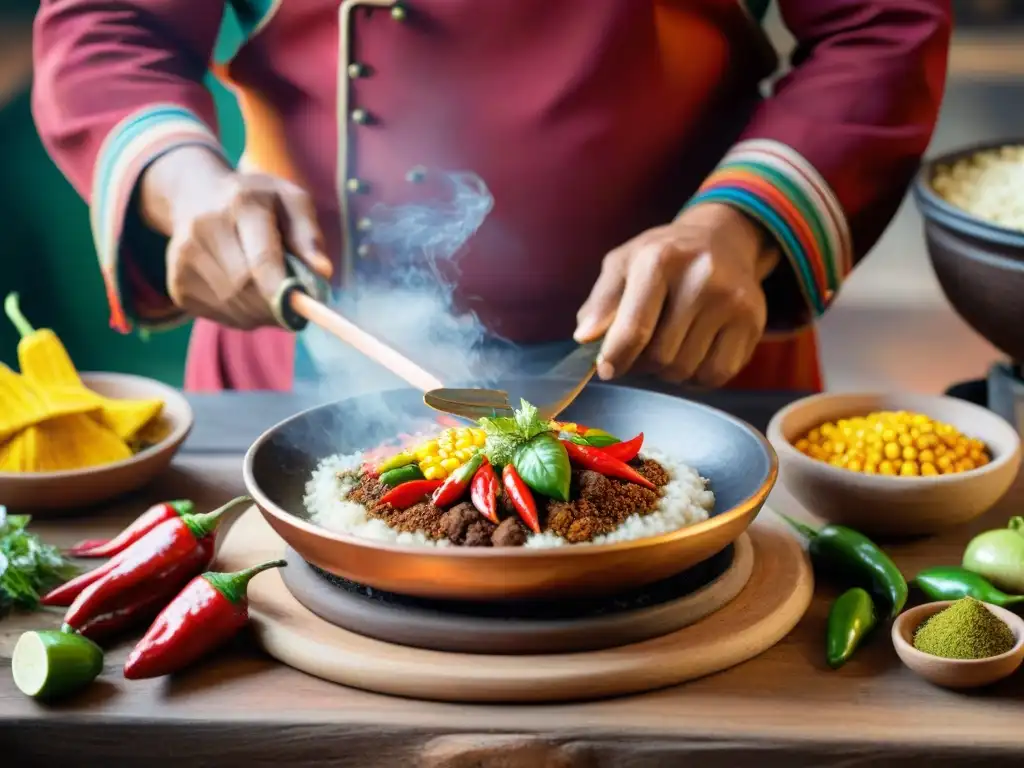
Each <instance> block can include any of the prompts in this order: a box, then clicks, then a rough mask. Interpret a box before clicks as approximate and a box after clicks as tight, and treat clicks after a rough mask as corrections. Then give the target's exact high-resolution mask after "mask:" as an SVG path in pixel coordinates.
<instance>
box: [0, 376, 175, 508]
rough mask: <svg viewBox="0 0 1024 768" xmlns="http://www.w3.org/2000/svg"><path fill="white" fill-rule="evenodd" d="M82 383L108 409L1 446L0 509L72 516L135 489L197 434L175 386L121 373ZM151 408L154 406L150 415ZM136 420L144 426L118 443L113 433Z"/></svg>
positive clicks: (47, 425)
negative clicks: (143, 422) (149, 404)
mask: <svg viewBox="0 0 1024 768" xmlns="http://www.w3.org/2000/svg"><path fill="white" fill-rule="evenodd" d="M81 379H82V383H83V384H84V385H85V387H86V389H87V390H89V391H91V392H93V393H95V394H96V395H99V396H100V397H101V398H103V402H105V403H107V408H106V409H99V408H98V409H94V410H91V411H89V412H87V413H75V414H70V415H66V416H59V417H56V418H51V419H47V420H46V421H44V422H41V423H39V424H37V425H34V426H32V427H29V428H26V429H24V430H21V431H20V432H19V433H18V434H17V435H14V436H13V437H8V438H6V439H5V440H3V441H0V466H2V467H3V468H4V469H3V470H0V504H2V505H5V506H6V507H8V508H9V510H10V511H11V512H15V511H22V510H24V511H28V512H31V513H32V514H35V515H38V514H40V513H49V514H62V515H63V514H75V513H78V512H85V511H87V510H88V509H89V508H90V507H91V506H94V505H96V504H100V503H102V502H105V501H109V500H111V499H114V498H116V497H118V496H122V495H124V494H126V493H130V492H132V491H135V490H138V489H139V488H141V487H142V486H144V485H146V484H147V483H148V482H150V481H151V480H153V479H154V478H155V477H156V476H157V475H159V474H160V473H161V472H163V471H164V470H166V469H167V467H168V465H169V464H170V463H171V460H172V459H173V458H174V455H175V454H176V453H177V451H178V449H179V448H180V447H181V444H182V442H184V440H185V438H186V437H187V436H188V433H189V431H190V430H191V429H192V409H191V408H190V407H189V404H188V401H187V400H185V398H184V397H183V396H182V394H181V393H180V392H178V390H176V389H174V388H173V387H169V386H167V385H166V384H162V383H160V382H159V381H153V380H152V379H146V378H143V377H141V376H132V375H129V374H123V373H82V374H81ZM147 403H153V404H155V405H156V406H157V409H156V410H157V411H158V412H157V413H156V414H155V415H153V416H151V417H149V416H147V413H146V404H147ZM119 407H120V410H118V408H119ZM136 407H138V408H139V409H140V410H141V415H137V414H134V413H133V412H132V410H133V409H134V408H136ZM70 410H75V409H74V408H71V409H70ZM107 410H109V412H110V414H111V415H110V417H109V418H108V416H107ZM101 411H102V414H101ZM133 418H135V419H136V423H139V424H141V422H142V421H145V424H144V425H143V426H141V427H140V428H139V429H138V430H134V429H128V431H130V432H132V434H131V436H130V437H126V438H125V439H124V441H122V442H121V444H120V445H118V438H112V437H111V434H110V430H114V431H119V430H121V428H122V427H125V425H126V423H128V422H130V421H131V419H133ZM82 422H84V426H83V423H82ZM114 422H116V426H115V425H114ZM99 452H103V453H104V455H103V456H102V457H101V456H99V455H97V454H98V453H99ZM100 461H101V462H102V463H93V462H100ZM90 464H91V465H90Z"/></svg>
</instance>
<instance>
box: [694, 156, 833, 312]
mask: <svg viewBox="0 0 1024 768" xmlns="http://www.w3.org/2000/svg"><path fill="white" fill-rule="evenodd" d="M702 202H717V203H724V204H727V205H732V206H734V207H735V208H738V209H739V210H741V211H743V212H744V213H746V214H747V215H749V216H751V217H753V218H754V219H756V220H757V221H759V222H760V223H761V224H762V225H763V226H764V227H765V229H767V230H768V231H769V232H770V233H771V235H772V236H773V237H774V238H775V241H776V242H777V243H778V244H779V247H780V248H781V249H782V251H783V253H785V255H786V258H787V259H788V260H789V263H790V265H791V266H792V268H793V272H794V274H795V275H796V278H797V281H798V283H799V285H800V289H801V292H802V293H803V295H804V297H805V298H806V300H807V304H808V306H809V307H810V309H811V311H812V312H813V313H814V315H815V316H818V315H821V314H822V313H823V312H824V311H825V308H826V307H827V306H828V304H829V302H830V301H831V300H832V298H833V297H834V295H835V293H836V291H838V290H839V286H840V284H841V283H842V281H843V279H844V278H845V277H846V275H847V274H849V272H850V269H851V268H852V267H853V247H852V242H851V239H850V232H849V227H848V225H847V222H846V216H845V215H844V214H843V210H842V207H841V206H840V205H839V201H838V200H837V199H836V197H835V194H834V193H833V192H832V190H831V188H830V187H829V185H828V183H827V182H826V181H825V180H824V179H823V178H822V177H821V175H820V174H819V173H818V171H817V170H815V168H814V167H813V166H812V165H811V164H810V163H809V162H807V160H806V159H804V158H803V157H802V156H801V155H800V154H799V153H797V152H796V151H794V150H793V149H792V148H790V147H788V146H786V145H785V144H781V143H779V142H777V141H770V140H766V139H755V140H749V141H743V142H741V143H739V144H737V145H736V146H734V147H733V148H732V149H731V150H730V151H729V153H728V154H727V155H726V156H725V158H723V160H722V162H721V163H720V164H719V165H718V167H717V168H716V169H715V170H714V171H713V172H712V174H711V175H710V176H709V177H708V178H707V180H706V181H705V182H704V184H703V185H702V186H701V188H700V189H699V190H698V191H697V194H696V195H694V197H693V198H692V199H691V200H690V202H689V205H694V204H696V203H702Z"/></svg>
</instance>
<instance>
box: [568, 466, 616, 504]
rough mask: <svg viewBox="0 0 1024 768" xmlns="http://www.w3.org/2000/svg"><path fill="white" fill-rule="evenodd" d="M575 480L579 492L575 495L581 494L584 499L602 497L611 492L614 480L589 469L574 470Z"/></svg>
mask: <svg viewBox="0 0 1024 768" xmlns="http://www.w3.org/2000/svg"><path fill="white" fill-rule="evenodd" d="M573 480H574V481H575V482H574V483H573V484H574V485H575V486H576V488H577V494H573V495H579V497H580V499H581V500H583V501H590V500H592V499H600V498H603V497H604V496H607V495H608V494H609V493H610V492H611V484H612V481H611V480H609V479H608V478H607V477H605V476H604V475H602V474H601V473H600V472H591V471H590V470H589V469H585V470H583V471H582V472H574V473H573Z"/></svg>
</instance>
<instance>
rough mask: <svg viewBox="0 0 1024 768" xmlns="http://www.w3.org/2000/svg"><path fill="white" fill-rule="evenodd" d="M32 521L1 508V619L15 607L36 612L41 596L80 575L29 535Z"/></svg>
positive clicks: (71, 566)
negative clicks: (7, 512)
mask: <svg viewBox="0 0 1024 768" xmlns="http://www.w3.org/2000/svg"><path fill="white" fill-rule="evenodd" d="M31 519H32V518H30V517H29V516H27V515H8V514H6V510H5V509H4V508H3V507H0V615H2V614H3V613H4V612H5V611H6V610H7V609H9V608H10V607H11V606H12V605H15V606H18V607H20V608H25V609H27V610H32V609H34V608H37V607H38V606H39V597H40V595H42V594H45V593H46V592H48V591H50V590H51V589H53V588H54V587H56V586H57V585H58V584H63V583H64V582H65V581H67V580H68V579H70V578H71V577H72V576H74V575H75V574H76V573H77V571H78V569H77V568H76V567H75V565H74V564H73V563H72V562H71V561H70V560H67V559H66V558H65V557H64V556H63V555H62V554H61V552H60V550H58V549H57V548H56V547H53V546H50V545H49V544H44V543H43V542H42V540H40V539H39V537H38V536H36V535H35V534H33V533H29V532H28V530H27V526H28V524H29V521H30V520H31Z"/></svg>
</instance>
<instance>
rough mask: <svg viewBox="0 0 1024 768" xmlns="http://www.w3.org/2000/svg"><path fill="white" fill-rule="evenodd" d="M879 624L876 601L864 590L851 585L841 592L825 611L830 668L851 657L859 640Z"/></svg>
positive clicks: (836, 666)
mask: <svg viewBox="0 0 1024 768" xmlns="http://www.w3.org/2000/svg"><path fill="white" fill-rule="evenodd" d="M877 624H878V616H877V615H876V614H875V603H874V601H873V600H872V599H871V595H869V594H868V593H867V592H866V591H864V590H863V589H861V588H860V587H854V588H853V589H848V590H847V591H846V592H843V594H841V595H840V596H839V597H838V598H837V599H836V601H835V602H834V603H832V609H831V610H830V611H829V613H828V629H827V631H826V635H825V659H826V661H828V665H829V666H830V667H832V669H839V668H840V667H841V666H843V664H845V663H846V662H848V661H849V660H850V657H851V656H853V654H854V651H856V650H857V648H859V647H860V644H861V641H863V640H864V638H865V637H867V635H868V634H869V633H870V632H871V630H873V629H874V628H875V625H877Z"/></svg>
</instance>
